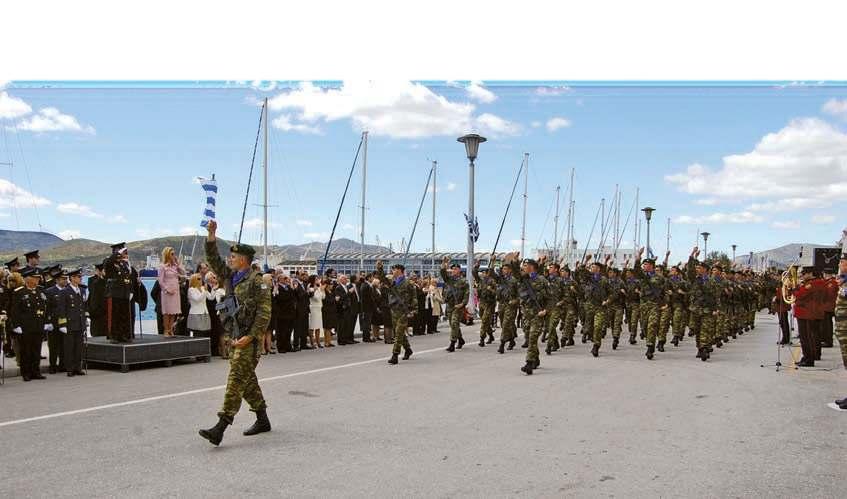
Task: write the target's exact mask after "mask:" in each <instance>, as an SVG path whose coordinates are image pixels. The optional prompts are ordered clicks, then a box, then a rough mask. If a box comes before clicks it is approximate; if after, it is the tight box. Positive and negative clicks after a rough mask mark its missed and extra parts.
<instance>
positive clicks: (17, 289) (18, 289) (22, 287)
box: [15, 286, 24, 292]
mask: <svg viewBox="0 0 847 499" xmlns="http://www.w3.org/2000/svg"><path fill="white" fill-rule="evenodd" d="M22 289H24V286H20V287H17V288H15V291H16V292H17V291H20V290H22Z"/></svg>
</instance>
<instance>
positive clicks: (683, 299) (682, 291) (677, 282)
mask: <svg viewBox="0 0 847 499" xmlns="http://www.w3.org/2000/svg"><path fill="white" fill-rule="evenodd" d="M670 274H671V275H670V277H669V278H668V294H669V296H670V306H671V317H672V318H671V322H672V324H673V339H672V340H671V343H673V346H675V347H676V346H679V342H680V341H682V338H683V337H684V335H685V309H686V308H687V307H688V282H686V281H685V279H683V278H682V270H681V269H680V268H679V266H678V265H674V266H673V267H671V270H670Z"/></svg>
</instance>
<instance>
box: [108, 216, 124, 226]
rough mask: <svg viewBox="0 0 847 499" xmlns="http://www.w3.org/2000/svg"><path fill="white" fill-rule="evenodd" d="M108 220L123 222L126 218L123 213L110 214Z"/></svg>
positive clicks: (115, 222) (116, 222) (117, 222)
mask: <svg viewBox="0 0 847 499" xmlns="http://www.w3.org/2000/svg"><path fill="white" fill-rule="evenodd" d="M108 222H109V223H113V224H125V223H126V222H127V220H126V217H125V216H123V215H112V216H111V217H109V218H108Z"/></svg>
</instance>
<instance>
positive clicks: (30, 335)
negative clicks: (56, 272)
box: [9, 268, 47, 381]
mask: <svg viewBox="0 0 847 499" xmlns="http://www.w3.org/2000/svg"><path fill="white" fill-rule="evenodd" d="M21 275H22V276H23V277H24V279H25V284H24V285H23V286H21V287H20V288H18V289H16V290H15V292H14V294H13V295H12V313H11V315H10V320H11V324H9V326H11V329H12V332H13V333H14V334H17V335H19V337H20V340H19V341H18V344H19V348H20V355H21V363H20V366H21V377H22V378H23V380H24V381H29V380H31V379H44V376H42V375H41V367H40V364H41V335H42V334H44V325H45V323H46V321H47V297H46V296H44V293H43V292H42V291H40V290H39V289H38V278H39V275H40V274H39V271H38V269H37V268H28V269H24V271H23V272H21Z"/></svg>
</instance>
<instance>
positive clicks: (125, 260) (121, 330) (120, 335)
mask: <svg viewBox="0 0 847 499" xmlns="http://www.w3.org/2000/svg"><path fill="white" fill-rule="evenodd" d="M103 273H104V278H105V279H106V290H105V295H106V331H107V333H108V336H109V341H110V342H111V343H132V310H131V308H132V298H133V290H135V289H136V288H137V286H138V283H137V282H134V281H136V280H137V279H134V275H135V273H134V272H133V268H132V267H131V266H130V265H129V253H128V252H127V247H126V243H117V244H113V245H112V254H111V256H109V257H108V258H106V259H105V260H104V261H103Z"/></svg>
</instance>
